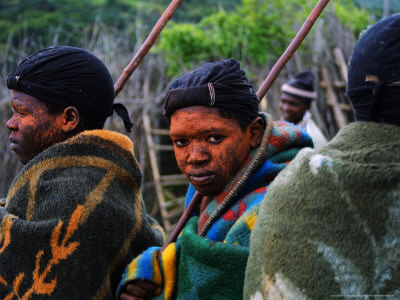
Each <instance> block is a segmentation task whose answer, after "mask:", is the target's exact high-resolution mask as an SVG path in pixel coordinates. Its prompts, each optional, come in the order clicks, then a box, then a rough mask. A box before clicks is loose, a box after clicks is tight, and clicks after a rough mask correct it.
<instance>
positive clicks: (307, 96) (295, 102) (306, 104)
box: [279, 71, 327, 147]
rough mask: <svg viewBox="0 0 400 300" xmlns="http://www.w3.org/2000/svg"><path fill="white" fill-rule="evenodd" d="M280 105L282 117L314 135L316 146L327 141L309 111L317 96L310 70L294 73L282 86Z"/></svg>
mask: <svg viewBox="0 0 400 300" xmlns="http://www.w3.org/2000/svg"><path fill="white" fill-rule="evenodd" d="M281 92H282V93H281V101H280V102H279V107H280V109H281V112H282V119H283V120H284V121H286V122H290V123H294V124H296V125H297V126H299V127H301V128H302V129H304V130H305V131H307V133H308V134H309V135H310V136H311V137H312V139H313V141H314V146H315V147H319V146H322V145H324V144H326V143H327V139H326V138H325V136H324V135H323V133H322V132H321V130H320V129H319V128H318V126H317V124H315V122H314V120H313V119H312V117H311V113H310V111H309V109H310V104H311V101H312V100H313V99H315V98H316V97H317V92H316V91H315V90H314V75H313V73H311V72H310V71H302V72H299V73H297V74H295V75H294V77H293V78H292V79H290V80H289V81H288V82H287V83H285V84H284V85H283V86H282V88H281Z"/></svg>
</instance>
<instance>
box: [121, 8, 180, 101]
mask: <svg viewBox="0 0 400 300" xmlns="http://www.w3.org/2000/svg"><path fill="white" fill-rule="evenodd" d="M182 2H183V0H173V1H172V2H171V3H170V5H169V6H168V7H167V9H166V10H165V11H164V13H163V14H162V16H161V17H160V19H158V21H157V23H156V25H155V26H154V28H153V29H152V31H151V32H150V35H149V36H148V37H147V39H146V40H145V42H144V43H143V45H142V46H141V47H140V49H139V51H138V52H137V53H136V55H135V56H134V57H133V58H132V60H131V62H130V63H129V64H128V66H127V67H126V68H125V69H124V71H123V73H122V75H121V76H120V77H119V79H118V81H117V82H116V83H115V85H114V98H116V97H117V96H118V94H119V92H120V91H121V90H122V88H123V87H124V85H125V83H126V82H127V81H128V79H129V77H130V76H131V75H132V74H133V72H134V71H135V70H136V68H137V67H138V66H139V64H140V63H141V62H142V60H143V58H144V57H145V55H146V54H147V52H149V50H150V48H151V47H152V46H153V44H154V42H155V41H156V39H157V37H158V36H159V34H160V32H161V31H162V30H163V28H164V27H165V25H167V23H168V21H169V20H170V19H171V17H172V16H173V15H174V13H175V11H176V10H177V9H178V8H179V6H181V4H182Z"/></svg>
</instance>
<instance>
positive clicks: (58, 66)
mask: <svg viewBox="0 0 400 300" xmlns="http://www.w3.org/2000/svg"><path fill="white" fill-rule="evenodd" d="M7 87H8V88H9V89H13V90H17V91H20V92H23V93H26V94H28V95H31V96H33V97H36V98H38V99H39V100H40V101H42V102H45V103H50V104H55V105H60V106H69V105H71V106H75V107H76V108H77V109H78V110H80V111H82V112H85V113H86V114H88V115H90V114H97V115H98V116H101V117H104V119H105V118H107V117H108V116H111V115H112V113H113V109H114V110H115V111H116V112H117V113H118V115H119V116H120V117H121V118H122V119H123V121H124V124H125V128H126V129H127V130H128V131H130V129H131V127H132V123H131V122H130V119H129V114H128V112H127V110H126V108H125V107H124V106H123V105H122V104H120V103H118V104H114V86H113V81H112V78H111V75H110V72H109V71H108V69H107V67H106V66H105V65H104V63H103V62H102V61H101V60H100V59H98V58H97V57H96V56H94V55H93V54H92V53H90V52H88V51H86V50H83V49H80V48H76V47H68V46H58V47H50V48H46V49H43V50H40V51H38V52H36V53H33V54H31V55H29V56H28V57H27V58H25V59H24V60H23V61H22V62H21V63H20V64H19V66H18V68H17V70H16V71H15V72H14V73H12V74H10V75H9V76H8V78H7Z"/></svg>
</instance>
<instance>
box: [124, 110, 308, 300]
mask: <svg viewBox="0 0 400 300" xmlns="http://www.w3.org/2000/svg"><path fill="white" fill-rule="evenodd" d="M264 118H265V119H266V121H267V122H272V120H271V118H270V116H269V115H267V114H265V115H264ZM266 142H267V143H268V144H267V148H266V151H265V155H264V156H263V159H262V161H261V162H260V166H259V167H258V169H257V170H256V172H255V173H254V174H253V175H252V176H251V178H250V179H249V180H248V182H247V183H246V184H245V186H244V187H243V188H242V189H241V190H240V192H239V193H238V195H237V196H236V198H234V199H233V201H232V203H231V205H230V206H229V209H228V210H227V211H225V212H224V214H223V215H222V216H221V217H220V218H219V219H217V221H216V222H215V223H213V225H212V226H211V228H210V230H209V231H208V232H207V234H206V236H205V237H203V236H200V235H199V234H198V233H199V229H198V227H199V224H200V226H201V224H203V220H200V221H199V215H198V212H197V213H196V214H195V215H194V216H193V217H192V218H191V219H190V220H189V222H188V224H186V226H185V228H184V230H183V232H182V233H181V235H180V236H179V238H178V240H177V241H176V242H175V243H174V244H171V245H169V246H168V247H167V249H166V250H165V251H164V252H163V253H162V255H161V258H160V259H159V260H156V259H155V257H156V254H157V252H158V250H159V248H157V247H154V248H151V249H149V250H147V251H145V252H144V253H143V254H142V255H141V256H139V257H137V258H136V259H135V260H134V261H133V262H132V263H131V266H130V267H128V268H127V269H126V271H125V273H124V276H123V280H122V281H121V283H120V287H119V289H120V288H121V286H123V285H125V284H126V283H127V282H129V281H130V280H134V279H146V280H151V281H153V282H155V283H156V284H158V285H159V286H160V287H161V288H162V294H161V295H160V296H158V297H157V298H156V299H174V298H176V299H238V295H242V292H243V282H244V273H245V268H246V261H247V257H248V254H249V250H248V245H249V241H250V233H251V231H252V228H253V226H254V223H255V221H256V219H257V214H258V209H259V206H260V202H261V200H262V199H263V197H264V195H265V193H266V191H267V186H268V185H269V183H270V182H271V181H272V180H273V179H274V178H275V176H276V175H277V174H278V173H279V172H280V171H281V170H282V169H283V168H285V166H286V165H287V164H288V163H289V161H290V160H291V159H292V158H293V157H294V155H295V154H296V153H297V152H298V151H299V150H300V149H301V148H302V147H305V146H312V140H311V138H310V137H309V136H308V135H307V133H305V132H304V131H302V130H301V129H299V128H298V127H295V126H293V125H291V124H288V123H285V122H274V123H273V129H272V135H271V137H270V139H269V140H267V141H266ZM256 151H257V149H256V150H255V151H254V153H255V152H256ZM254 153H251V155H250V158H249V160H248V161H247V163H246V165H245V166H244V169H246V168H247V166H248V164H249V163H250V162H251V159H252V157H253V155H254ZM243 172H244V171H243V170H241V171H240V172H239V173H238V176H236V177H235V178H233V179H232V182H231V183H230V184H228V186H227V187H226V189H225V190H224V191H223V192H222V195H225V196H226V195H227V194H228V193H229V191H230V189H232V188H233V186H234V185H235V182H236V181H237V180H239V177H240V175H241V174H243ZM194 192H195V189H194V187H193V186H192V185H190V186H189V190H188V193H187V196H186V205H188V203H189V202H190V200H191V199H192V196H193V194H194ZM220 196H221V195H219V196H218V197H217V198H216V199H212V200H211V202H210V203H209V204H208V206H207V207H206V209H205V210H204V211H203V213H202V216H201V218H202V219H204V218H207V216H208V215H209V214H210V213H212V210H213V209H215V208H216V207H217V206H218V204H219V203H220V201H221V198H223V196H221V197H220ZM204 220H205V219H204ZM204 222H205V221H204ZM132 265H134V266H133V267H132ZM149 270H153V271H149ZM158 274H161V278H160V277H158ZM178 277H179V280H178V282H177V278H178ZM239 297H240V296H239Z"/></svg>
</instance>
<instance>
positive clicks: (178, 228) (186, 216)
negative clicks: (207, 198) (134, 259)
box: [158, 192, 203, 257]
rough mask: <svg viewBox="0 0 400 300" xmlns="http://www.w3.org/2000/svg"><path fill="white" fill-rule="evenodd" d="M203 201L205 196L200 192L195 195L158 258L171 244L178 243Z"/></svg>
mask: <svg viewBox="0 0 400 300" xmlns="http://www.w3.org/2000/svg"><path fill="white" fill-rule="evenodd" d="M202 199H203V196H202V195H201V194H199V193H198V192H196V193H195V194H194V196H193V198H192V200H191V201H190V203H189V205H188V206H187V207H186V208H185V210H184V211H183V213H182V216H181V217H180V218H179V220H178V223H176V225H175V227H174V229H173V230H172V232H171V234H170V235H169V237H168V239H167V240H166V241H165V243H164V245H163V246H162V248H161V249H160V252H159V253H158V257H160V256H161V253H162V252H163V251H164V250H165V248H167V247H168V245H169V244H171V243H173V242H175V241H176V239H177V238H178V236H179V234H180V233H181V231H182V230H183V227H185V225H186V223H187V221H188V220H189V219H190V217H191V216H192V214H193V212H194V210H195V209H196V207H197V206H198V205H199V204H200V202H201V200H202Z"/></svg>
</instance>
